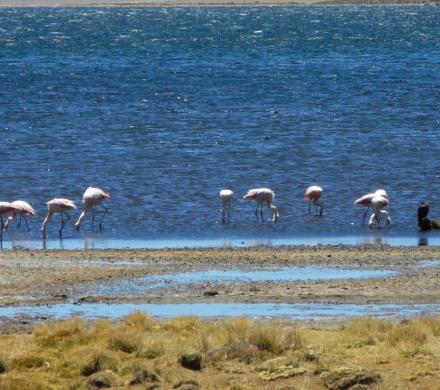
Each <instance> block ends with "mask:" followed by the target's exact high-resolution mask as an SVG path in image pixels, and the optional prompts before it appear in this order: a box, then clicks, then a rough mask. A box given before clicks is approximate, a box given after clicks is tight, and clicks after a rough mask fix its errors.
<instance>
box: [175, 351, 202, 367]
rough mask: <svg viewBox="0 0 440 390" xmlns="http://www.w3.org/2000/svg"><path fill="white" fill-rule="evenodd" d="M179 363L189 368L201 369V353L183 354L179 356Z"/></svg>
mask: <svg viewBox="0 0 440 390" xmlns="http://www.w3.org/2000/svg"><path fill="white" fill-rule="evenodd" d="M179 363H180V364H181V365H182V367H185V368H188V369H189V370H194V371H199V370H201V369H202V354H201V353H200V352H194V353H187V354H184V355H182V356H181V357H180V358H179Z"/></svg>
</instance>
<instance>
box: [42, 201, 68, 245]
mask: <svg viewBox="0 0 440 390" xmlns="http://www.w3.org/2000/svg"><path fill="white" fill-rule="evenodd" d="M75 209H76V206H75V204H74V203H73V202H72V201H71V200H69V199H63V198H55V199H52V200H50V201H49V202H47V210H48V213H47V216H46V218H45V219H44V222H43V226H42V228H41V235H42V237H43V238H46V227H47V224H48V223H49V221H50V220H51V218H52V216H53V215H54V214H55V213H59V214H61V227H60V230H59V231H58V232H59V234H60V238H61V237H62V236H63V229H64V226H66V224H67V222H69V220H70V216H69V214H67V212H68V211H72V210H75ZM64 215H66V220H64Z"/></svg>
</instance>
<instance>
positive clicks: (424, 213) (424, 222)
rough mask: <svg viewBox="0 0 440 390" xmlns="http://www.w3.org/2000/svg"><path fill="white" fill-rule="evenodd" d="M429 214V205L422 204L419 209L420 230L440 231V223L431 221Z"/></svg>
mask: <svg viewBox="0 0 440 390" xmlns="http://www.w3.org/2000/svg"><path fill="white" fill-rule="evenodd" d="M428 213H429V204H428V203H425V202H422V203H420V206H419V209H418V211H417V214H418V215H417V217H418V225H419V228H420V230H431V229H440V221H439V220H431V219H429V218H428Z"/></svg>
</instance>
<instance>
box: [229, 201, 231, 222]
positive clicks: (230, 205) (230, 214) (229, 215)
mask: <svg viewBox="0 0 440 390" xmlns="http://www.w3.org/2000/svg"><path fill="white" fill-rule="evenodd" d="M230 209H231V204H230V203H229V204H228V222H231V214H229V210H230Z"/></svg>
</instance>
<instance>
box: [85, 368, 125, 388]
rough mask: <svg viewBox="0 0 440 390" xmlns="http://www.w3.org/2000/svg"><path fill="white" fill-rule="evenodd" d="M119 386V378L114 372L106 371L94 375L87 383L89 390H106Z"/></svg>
mask: <svg viewBox="0 0 440 390" xmlns="http://www.w3.org/2000/svg"><path fill="white" fill-rule="evenodd" d="M117 385H118V377H117V376H116V374H115V373H114V372H113V371H110V370H105V371H103V372H98V373H96V374H94V375H92V376H91V377H90V378H89V380H88V381H87V388H88V389H89V390H95V389H104V388H108V387H112V386H117Z"/></svg>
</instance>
